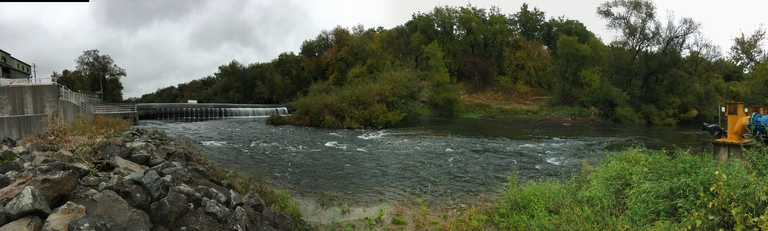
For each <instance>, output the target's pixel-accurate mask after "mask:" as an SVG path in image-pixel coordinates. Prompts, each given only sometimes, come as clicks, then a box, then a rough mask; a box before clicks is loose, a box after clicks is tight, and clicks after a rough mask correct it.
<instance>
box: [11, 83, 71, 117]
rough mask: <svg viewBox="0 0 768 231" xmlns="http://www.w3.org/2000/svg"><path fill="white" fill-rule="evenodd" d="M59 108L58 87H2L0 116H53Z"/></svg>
mask: <svg viewBox="0 0 768 231" xmlns="http://www.w3.org/2000/svg"><path fill="white" fill-rule="evenodd" d="M58 107H59V87H58V86H56V85H36V86H34V85H33V86H18V85H17V86H3V87H0V116H18V115H36V114H52V113H57V109H58Z"/></svg>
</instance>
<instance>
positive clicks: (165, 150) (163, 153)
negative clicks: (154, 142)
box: [155, 145, 176, 159]
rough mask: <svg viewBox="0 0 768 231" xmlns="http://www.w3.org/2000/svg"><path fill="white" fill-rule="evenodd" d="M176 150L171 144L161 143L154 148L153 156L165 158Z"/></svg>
mask: <svg viewBox="0 0 768 231" xmlns="http://www.w3.org/2000/svg"><path fill="white" fill-rule="evenodd" d="M173 152H176V148H175V147H173V146H168V145H163V146H160V147H159V148H157V150H155V156H157V158H161V159H166V158H167V157H168V155H169V154H171V153H173Z"/></svg>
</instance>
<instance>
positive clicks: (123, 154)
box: [98, 144, 130, 160]
mask: <svg viewBox="0 0 768 231" xmlns="http://www.w3.org/2000/svg"><path fill="white" fill-rule="evenodd" d="M98 153H99V158H101V159H102V160H111V159H112V158H114V157H120V158H123V159H125V158H129V156H130V152H128V151H127V150H125V148H123V147H120V146H118V145H116V144H108V145H103V146H101V147H99V151H98Z"/></svg>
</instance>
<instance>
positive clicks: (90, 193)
mask: <svg viewBox="0 0 768 231" xmlns="http://www.w3.org/2000/svg"><path fill="white" fill-rule="evenodd" d="M96 194H99V191H96V190H95V189H88V191H85V195H86V196H88V197H93V196H96Z"/></svg>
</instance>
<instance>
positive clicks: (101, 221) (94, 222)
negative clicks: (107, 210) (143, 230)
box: [67, 214, 149, 231]
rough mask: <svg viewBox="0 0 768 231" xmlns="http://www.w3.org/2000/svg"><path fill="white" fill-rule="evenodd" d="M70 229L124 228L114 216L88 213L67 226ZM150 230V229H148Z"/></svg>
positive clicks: (91, 230) (86, 230)
mask: <svg viewBox="0 0 768 231" xmlns="http://www.w3.org/2000/svg"><path fill="white" fill-rule="evenodd" d="M67 228H68V229H69V231H111V230H129V229H124V227H123V226H122V225H120V223H118V222H117V220H115V218H114V217H112V216H110V215H107V214H88V215H85V216H84V217H82V218H80V219H77V220H74V221H72V222H70V223H69V225H68V226H67ZM147 230H149V229H147Z"/></svg>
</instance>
